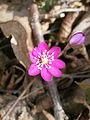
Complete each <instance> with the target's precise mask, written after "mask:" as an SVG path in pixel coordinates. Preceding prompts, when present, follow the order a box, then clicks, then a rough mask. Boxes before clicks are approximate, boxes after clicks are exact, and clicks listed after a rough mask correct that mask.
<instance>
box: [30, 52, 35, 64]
mask: <svg viewBox="0 0 90 120" xmlns="http://www.w3.org/2000/svg"><path fill="white" fill-rule="evenodd" d="M29 56H30V60H31V61H32V62H33V63H35V62H36V59H35V58H34V57H35V56H33V55H32V52H30V53H29Z"/></svg>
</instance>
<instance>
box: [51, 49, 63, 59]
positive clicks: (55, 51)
mask: <svg viewBox="0 0 90 120" xmlns="http://www.w3.org/2000/svg"><path fill="white" fill-rule="evenodd" d="M53 52H54V57H55V58H57V57H58V56H59V54H60V52H61V49H60V47H52V48H51V49H50V50H49V53H50V54H52V53H53Z"/></svg>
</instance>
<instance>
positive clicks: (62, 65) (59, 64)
mask: <svg viewBox="0 0 90 120" xmlns="http://www.w3.org/2000/svg"><path fill="white" fill-rule="evenodd" d="M52 65H54V66H55V67H57V68H60V69H62V68H65V66H66V64H65V63H64V62H63V61H62V60H60V59H55V60H54V61H53V62H52Z"/></svg>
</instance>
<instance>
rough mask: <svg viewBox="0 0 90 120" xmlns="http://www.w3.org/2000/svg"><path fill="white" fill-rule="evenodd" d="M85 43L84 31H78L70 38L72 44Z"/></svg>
mask: <svg viewBox="0 0 90 120" xmlns="http://www.w3.org/2000/svg"><path fill="white" fill-rule="evenodd" d="M84 43H85V34H84V33H83V32H77V33H75V34H73V35H72V36H71V38H70V44H71V45H82V44H84Z"/></svg>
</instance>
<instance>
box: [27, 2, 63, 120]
mask: <svg viewBox="0 0 90 120" xmlns="http://www.w3.org/2000/svg"><path fill="white" fill-rule="evenodd" d="M29 9H30V14H31V17H32V19H31V26H32V29H33V34H34V36H35V38H36V39H37V40H38V43H40V42H43V41H44V38H43V34H42V32H41V26H40V22H39V12H38V8H37V5H35V4H32V5H31V6H30V7H29ZM48 86H49V91H50V93H51V96H52V99H53V103H54V112H55V117H56V120H64V116H63V115H64V114H65V113H64V110H63V108H62V105H61V102H60V99H59V94H58V91H57V87H56V84H55V83H54V81H53V78H52V81H51V82H50V83H49V84H48Z"/></svg>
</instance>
